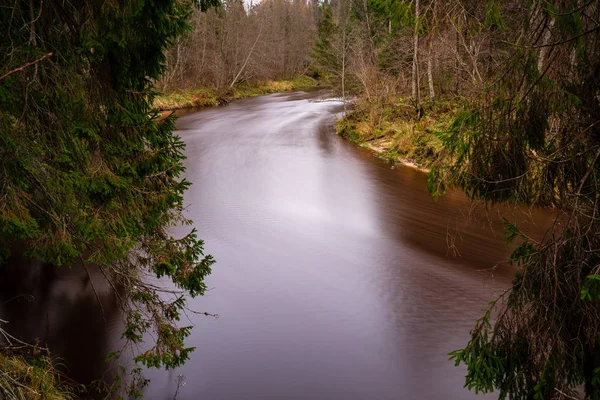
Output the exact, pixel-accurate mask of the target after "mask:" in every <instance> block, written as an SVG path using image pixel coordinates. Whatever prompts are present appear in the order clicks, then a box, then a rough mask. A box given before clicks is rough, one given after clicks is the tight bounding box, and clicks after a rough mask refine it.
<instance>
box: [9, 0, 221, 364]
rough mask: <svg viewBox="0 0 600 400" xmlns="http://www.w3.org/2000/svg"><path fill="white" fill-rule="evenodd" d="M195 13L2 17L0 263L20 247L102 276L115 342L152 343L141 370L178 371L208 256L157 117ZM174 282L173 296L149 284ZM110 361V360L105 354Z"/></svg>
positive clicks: (165, 0) (78, 9)
mask: <svg viewBox="0 0 600 400" xmlns="http://www.w3.org/2000/svg"><path fill="white" fill-rule="evenodd" d="M190 7H191V3H187V2H185V1H175V0H135V1H127V2H104V1H86V2H70V3H64V2H60V1H55V0H50V1H49V2H42V1H37V0H30V1H28V2H24V1H16V0H15V1H13V2H12V4H9V5H7V6H3V7H0V24H1V25H2V26H3V27H5V29H6V34H4V35H2V36H1V37H0V199H2V200H1V202H0V265H1V263H2V261H6V260H7V259H8V258H9V257H11V251H13V249H14V248H15V246H16V245H17V244H19V247H21V246H24V247H25V249H26V252H25V254H26V255H27V256H28V257H32V258H36V259H39V260H43V261H47V262H49V263H52V264H54V265H56V266H59V267H69V266H71V265H73V264H74V263H76V262H79V263H81V264H83V265H84V266H85V265H90V264H94V265H97V266H99V267H100V268H101V269H102V271H103V273H104V274H105V276H106V279H107V280H108V281H109V282H110V284H111V285H114V286H113V287H120V288H124V293H126V294H127V296H126V297H122V296H120V295H119V294H118V292H117V291H116V290H115V296H118V300H119V304H120V305H121V307H122V308H123V309H124V311H125V320H126V321H125V331H124V333H123V337H124V338H125V339H127V341H128V342H129V343H130V344H132V345H133V344H137V343H140V342H141V341H142V340H143V338H144V333H145V332H147V331H149V330H151V331H153V332H154V337H155V339H156V341H155V343H154V345H153V346H152V347H151V348H150V349H149V350H147V351H146V352H144V353H143V354H139V355H138V356H137V357H136V361H138V362H140V363H143V364H144V365H146V366H148V367H160V366H164V367H166V368H173V367H176V366H178V365H181V364H182V363H183V362H184V361H185V360H186V359H187V358H188V357H189V354H190V352H191V351H192V350H193V349H192V348H189V347H186V346H185V344H184V339H185V337H186V336H187V335H189V332H190V327H187V326H180V325H179V324H178V320H179V317H180V313H181V312H182V310H183V309H184V308H185V307H186V300H185V297H184V294H185V293H187V294H190V295H191V296H197V295H202V294H203V293H204V291H205V288H206V287H205V285H204V277H205V276H206V275H207V274H209V273H210V266H211V264H212V263H213V260H212V258H211V256H207V255H204V253H203V243H202V241H201V240H199V239H198V238H197V236H196V233H195V232H194V230H191V231H190V232H189V233H188V234H187V235H185V236H184V237H181V238H175V237H172V236H171V235H170V234H169V226H172V225H174V224H181V223H189V221H187V220H186V219H185V218H184V217H183V215H182V207H183V193H184V191H185V189H186V188H187V187H188V186H189V182H187V181H186V180H185V179H183V178H181V175H182V173H183V172H184V167H183V164H182V160H183V158H184V155H183V148H184V144H183V142H182V141H181V139H180V138H179V137H177V136H176V135H174V134H173V129H174V121H173V118H171V117H168V118H166V119H162V120H161V119H160V118H159V116H158V113H157V112H156V111H154V110H152V101H153V97H154V92H153V89H152V86H153V82H154V81H155V80H157V79H159V78H160V76H161V74H162V73H163V71H164V61H165V58H164V52H165V50H166V48H167V46H168V45H169V44H171V43H173V41H174V40H175V39H176V38H177V37H178V36H179V35H181V34H182V33H183V32H184V31H185V30H186V29H187V24H186V19H187V17H188V15H189V9H190ZM150 275H153V276H155V277H158V278H161V277H168V278H169V279H170V280H171V281H172V282H173V283H174V285H175V286H176V287H178V288H179V289H181V291H175V290H173V291H171V295H170V296H167V295H164V294H162V293H161V291H160V290H161V289H160V288H157V287H156V286H154V285H153V284H152V283H151V282H150V280H149V279H148V276H150ZM113 356H114V354H113Z"/></svg>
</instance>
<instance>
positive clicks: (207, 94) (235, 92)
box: [154, 75, 320, 111]
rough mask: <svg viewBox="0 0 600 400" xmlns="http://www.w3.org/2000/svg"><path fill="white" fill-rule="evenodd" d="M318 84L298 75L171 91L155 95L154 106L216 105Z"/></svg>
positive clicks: (311, 87)
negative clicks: (224, 88) (225, 87)
mask: <svg viewBox="0 0 600 400" xmlns="http://www.w3.org/2000/svg"><path fill="white" fill-rule="evenodd" d="M319 86H320V82H319V81H317V80H316V79H314V78H311V77H309V76H305V75H300V76H296V77H294V78H292V79H289V80H280V81H264V82H243V83H240V84H238V85H236V86H234V87H233V88H231V89H229V90H227V91H225V92H220V91H218V90H216V89H210V88H202V89H194V90H186V91H173V92H170V93H167V94H162V95H159V96H156V98H155V99H154V106H155V107H156V108H157V109H159V110H161V111H165V110H175V109H179V108H192V107H218V106H219V105H222V104H226V103H227V102H229V101H231V100H238V99H244V98H248V97H256V96H262V95H265V94H270V93H278V92H291V91H295V90H303V89H313V88H317V87H319Z"/></svg>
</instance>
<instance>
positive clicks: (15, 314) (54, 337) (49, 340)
mask: <svg viewBox="0 0 600 400" xmlns="http://www.w3.org/2000/svg"><path fill="white" fill-rule="evenodd" d="M94 289H95V291H96V293H94ZM96 296H98V297H96ZM98 299H100V303H99V302H98ZM120 316H121V315H120V308H119V307H118V304H117V302H116V298H115V295H114V294H113V292H112V289H111V287H110V286H109V285H108V284H107V282H106V280H105V278H104V276H103V275H102V274H101V273H100V272H99V271H98V270H97V269H96V268H93V267H87V271H86V270H85V269H83V268H81V267H78V266H74V267H73V268H55V267H53V266H51V265H48V264H45V263H41V262H38V261H31V260H26V259H23V258H21V257H16V258H13V259H12V260H10V262H9V263H8V264H6V265H4V266H3V270H2V273H1V274H0V318H1V319H3V320H5V321H6V323H5V324H3V326H2V328H3V329H5V330H6V331H7V332H9V333H10V334H12V335H14V336H16V337H17V338H18V339H20V340H22V341H24V342H26V343H30V344H36V343H37V344H39V345H40V346H42V347H47V348H48V349H49V350H50V354H51V356H53V357H55V358H56V364H57V366H58V367H59V368H61V369H63V370H64V372H66V373H67V374H68V375H69V376H70V377H71V378H72V379H74V380H75V381H76V382H80V383H90V382H92V381H95V380H98V379H103V378H104V379H106V378H107V374H108V376H109V375H110V371H106V369H107V366H106V365H105V363H104V360H105V358H106V354H107V353H108V352H109V351H111V350H114V348H111V347H110V345H111V341H112V340H113V339H114V335H113V334H111V333H117V329H116V328H120V326H121V325H120Z"/></svg>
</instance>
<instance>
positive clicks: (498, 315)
mask: <svg viewBox="0 0 600 400" xmlns="http://www.w3.org/2000/svg"><path fill="white" fill-rule="evenodd" d="M125 3H127V4H125ZM125 3H121V2H114V3H112V2H111V3H104V2H101V1H96V2H86V4H71V3H69V4H68V5H66V3H63V2H59V1H50V2H49V3H46V2H44V3H42V2H39V1H35V0H29V1H28V2H27V1H14V2H9V3H7V4H6V5H2V7H0V22H1V26H2V27H7V28H8V29H7V31H8V34H7V35H4V36H2V37H1V38H0V198H1V199H2V203H1V204H0V261H5V260H7V259H9V258H10V257H11V256H14V254H12V253H11V251H12V249H14V248H15V247H16V245H17V244H18V245H19V246H24V247H25V248H26V254H27V255H29V256H31V257H35V258H38V259H41V260H44V261H48V262H51V263H54V264H56V265H69V264H71V263H74V262H75V261H77V262H82V263H84V264H95V265H99V266H100V267H101V268H103V270H104V271H106V272H107V275H108V276H110V277H111V279H114V281H115V285H119V286H120V287H124V288H125V292H127V293H128V298H127V299H123V304H122V307H123V308H124V309H125V310H126V314H125V315H126V320H127V321H126V322H127V323H126V329H127V331H126V333H125V337H126V338H127V339H129V340H130V341H132V342H134V343H135V342H137V341H140V340H141V337H142V334H143V333H144V332H145V331H147V330H154V331H155V332H158V335H157V343H156V346H155V347H154V348H153V349H151V350H150V351H148V352H147V353H144V354H142V355H140V356H139V358H138V361H139V362H140V363H143V364H145V365H148V366H154V367H160V366H167V367H168V366H174V365H179V364H181V363H182V362H184V361H185V359H186V358H187V357H188V353H189V351H190V349H188V348H186V347H185V345H184V339H185V337H186V336H187V335H188V334H189V329H187V328H177V327H176V323H175V321H176V320H177V318H178V317H179V313H180V312H181V310H183V309H184V308H185V300H184V299H183V297H177V296H175V297H173V298H172V300H170V301H165V300H164V298H163V297H160V296H158V294H157V291H156V289H155V288H154V287H152V286H151V285H148V284H145V283H144V280H143V279H142V278H141V276H143V273H146V274H152V275H155V276H159V277H160V276H168V277H171V279H172V280H173V281H174V282H175V283H176V285H177V286H178V287H179V288H182V289H184V290H186V291H188V292H191V294H192V295H198V294H202V293H203V291H204V290H205V286H204V283H203V278H204V276H206V274H208V273H209V272H210V265H211V263H212V259H211V258H210V257H209V256H206V257H205V256H204V253H203V248H202V242H201V241H199V240H198V239H197V238H196V236H195V234H194V232H191V233H190V235H189V236H186V237H184V238H183V239H177V240H176V239H174V238H171V237H170V236H169V235H168V234H167V233H166V232H167V230H166V227H168V226H170V225H172V224H176V223H180V222H182V221H184V218H183V217H182V215H181V207H182V196H183V192H184V190H185V188H186V186H187V182H186V181H185V180H181V179H180V178H179V177H180V176H181V174H182V173H183V167H182V164H181V159H182V143H181V142H180V141H179V139H178V138H177V137H176V136H174V135H173V134H172V130H173V121H172V119H171V118H167V119H164V120H161V119H159V118H158V115H157V113H156V112H155V110H153V108H152V104H153V100H154V96H155V94H156V93H157V92H164V93H166V94H169V93H175V92H184V91H192V90H198V89H203V88H210V89H211V90H215V91H216V92H218V93H227V92H228V91H231V90H232V89H233V88H235V87H236V86H238V85H244V84H248V85H250V84H255V83H258V82H265V81H276V80H282V79H292V78H294V77H296V76H298V75H308V76H310V77H312V78H314V79H318V80H320V81H322V82H325V84H327V85H329V86H330V87H331V88H332V90H334V91H336V92H337V93H338V94H339V95H340V96H341V97H342V98H343V100H344V101H346V102H348V110H347V111H348V112H347V113H346V115H345V117H344V119H343V120H342V121H340V122H339V124H338V132H339V133H340V134H341V135H342V136H344V137H347V138H349V139H351V140H353V141H356V142H361V143H366V144H368V145H370V146H372V147H373V148H376V149H378V150H379V151H383V153H384V154H385V155H386V156H387V157H389V158H393V159H398V158H400V159H412V160H416V161H418V162H419V163H421V164H422V165H425V166H427V167H429V168H430V169H431V171H430V173H429V189H430V191H431V192H432V194H433V195H434V196H440V195H443V194H444V193H445V191H446V188H448V187H452V186H453V187H460V188H461V189H463V191H464V192H465V193H466V194H467V195H468V196H470V197H471V198H473V199H475V200H479V201H483V202H485V203H487V204H494V203H512V204H523V203H524V204H529V205H538V206H544V207H552V208H553V210H554V212H556V214H557V215H558V216H557V219H556V223H555V225H554V226H553V228H552V229H551V230H550V231H549V232H548V234H547V235H546V236H545V237H544V238H543V239H542V240H541V241H534V240H533V239H531V238H529V237H527V236H526V235H525V234H523V233H521V232H520V231H519V230H518V228H517V227H516V225H514V224H512V223H511V222H510V221H507V222H506V231H507V234H506V235H507V238H508V240H509V241H512V242H514V243H515V244H516V250H515V251H514V252H513V254H512V256H511V259H510V263H511V264H512V265H513V267H514V268H515V269H516V271H517V272H516V277H515V280H514V282H513V287H512V289H511V290H510V291H507V292H506V293H505V294H504V295H503V297H501V298H500V299H497V300H496V301H494V302H493V303H492V304H491V308H490V310H489V311H488V312H486V313H485V315H484V316H483V317H482V319H480V320H479V321H478V322H477V325H476V326H475V328H474V329H473V331H472V332H471V334H472V340H471V341H470V342H469V343H468V344H466V346H465V348H464V349H461V350H457V351H456V352H454V353H452V358H453V359H454V360H455V361H456V363H457V364H458V363H464V364H466V366H467V368H468V375H467V377H466V384H467V386H468V387H469V388H470V389H474V390H477V391H479V392H490V391H495V392H496V394H498V395H499V397H500V398H511V399H570V398H580V397H581V396H582V393H584V394H585V397H586V398H591V399H599V398H600V342H599V338H600V270H599V268H600V251H599V250H598V249H600V222H599V221H600V220H599V218H600V217H599V216H598V199H599V197H600V191H599V189H598V183H599V181H600V164H599V163H598V162H599V158H600V1H597V0H591V1H590V0H588V1H586V0H555V1H544V0H509V1H495V0H486V1H469V0H411V1H408V0H406V1H405V0H331V1H312V0H309V1H299V0H293V1H287V0H263V1H257V2H250V3H243V2H240V1H224V2H222V3H214V4H205V3H202V4H195V3H187V2H179V1H172V0H171V1H170V0H164V1H156V2H152V1H144V0H138V1H134V2H131V4H129V2H125ZM149 21H150V22H149ZM149 117H150V118H149ZM140 271H141V273H140ZM140 307H143V309H144V310H146V311H145V312H140V311H139V309H140ZM1 322H2V321H0V323H1ZM1 328H2V326H1V325H0V329H1ZM7 349H8V350H5V351H4V352H3V353H2V354H3V356H2V358H1V359H0V368H2V369H3V370H4V369H5V366H6V365H8V364H7V357H9V356H10V357H13V355H14V354H17V353H13V352H12V351H11V350H10V349H9V348H8V347H7ZM11 360H12V361H11V362H14V360H13V359H11ZM2 362H4V364H2ZM6 376H8V378H7V379H5V377H6ZM14 382H17V383H19V384H21V385H22V384H23V383H26V382H28V381H27V379H26V378H23V377H22V376H17V375H15V376H9V375H6V374H4V373H3V375H2V377H0V390H7V389H6V388H10V387H12V388H13V389H10V390H17V391H18V390H20V389H18V388H17V389H14V388H15V385H14ZM131 387H132V388H134V389H135V382H134V385H133V386H131ZM134 392H135V390H134ZM7 393H8V392H7Z"/></svg>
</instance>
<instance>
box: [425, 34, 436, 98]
mask: <svg viewBox="0 0 600 400" xmlns="http://www.w3.org/2000/svg"><path fill="white" fill-rule="evenodd" d="M432 49H433V38H431V39H430V40H429V45H428V46H427V79H428V81H429V101H430V102H431V104H433V103H435V89H434V87H433V58H432V57H431V53H432Z"/></svg>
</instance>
